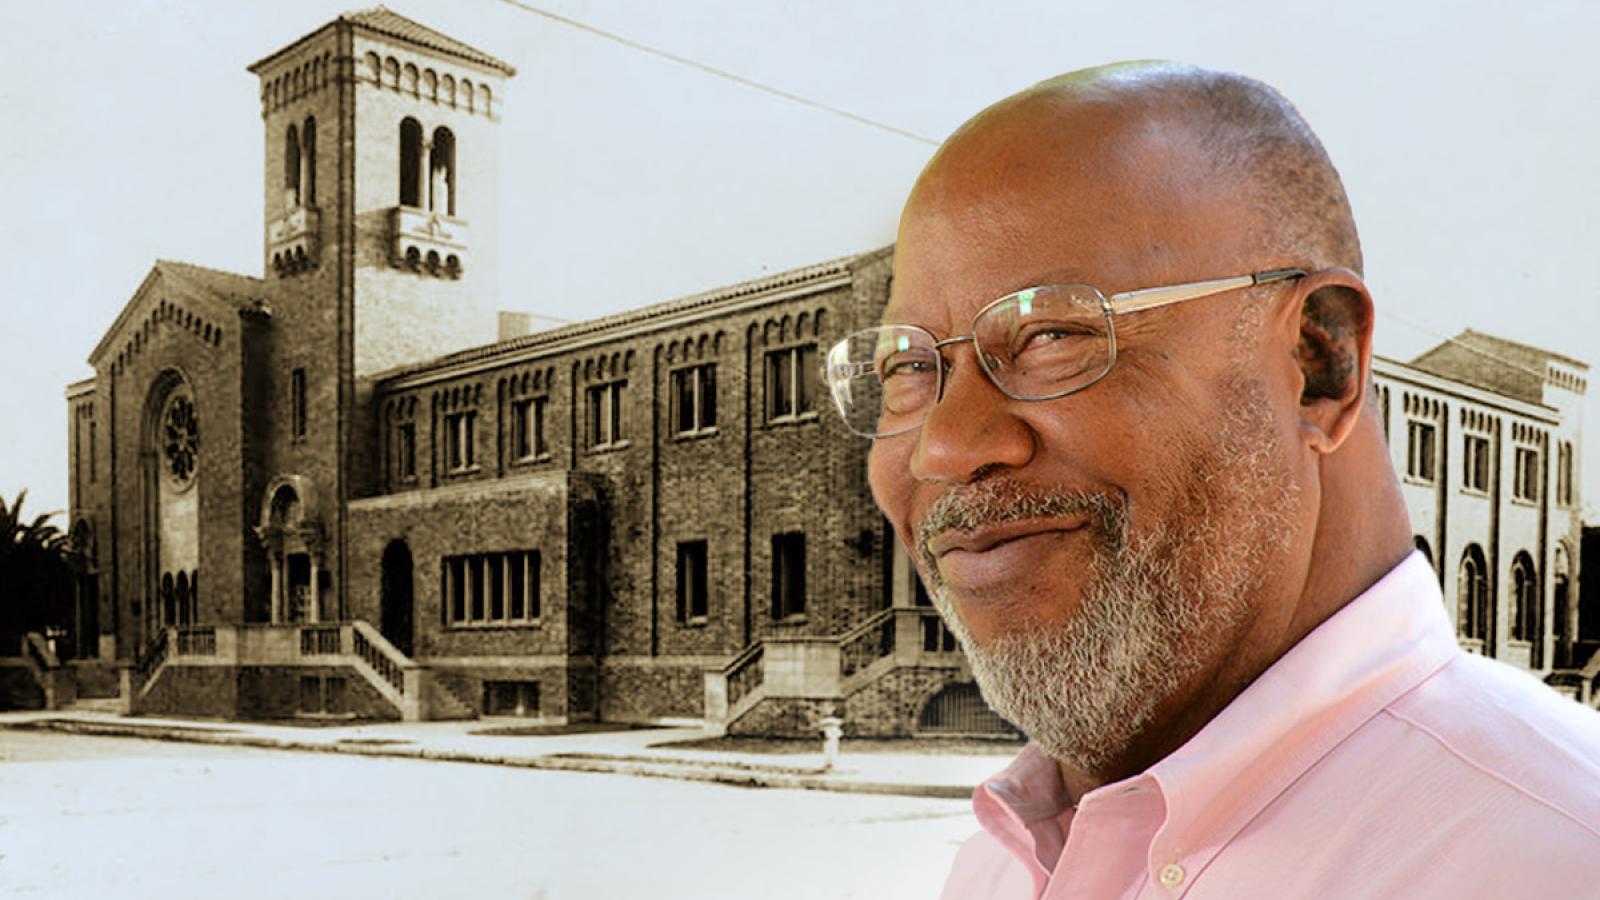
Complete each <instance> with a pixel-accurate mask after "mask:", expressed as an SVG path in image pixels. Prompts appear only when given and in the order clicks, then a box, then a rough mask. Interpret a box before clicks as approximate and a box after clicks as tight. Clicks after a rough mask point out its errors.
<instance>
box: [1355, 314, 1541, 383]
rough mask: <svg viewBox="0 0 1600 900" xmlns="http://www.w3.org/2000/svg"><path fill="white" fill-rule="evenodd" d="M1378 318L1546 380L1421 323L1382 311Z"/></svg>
mask: <svg viewBox="0 0 1600 900" xmlns="http://www.w3.org/2000/svg"><path fill="white" fill-rule="evenodd" d="M1378 317H1379V318H1382V319H1388V320H1389V321H1391V322H1396V323H1399V324H1401V325H1405V326H1407V327H1409V328H1415V329H1416V330H1418V331H1420V332H1422V333H1423V334H1426V335H1428V336H1429V337H1434V338H1438V339H1439V340H1441V341H1444V342H1445V343H1447V344H1454V345H1456V346H1457V347H1460V348H1461V349H1463V350H1465V351H1467V352H1468V353H1471V354H1474V355H1477V356H1481V357H1483V358H1484V359H1489V360H1493V361H1494V362H1497V363H1499V364H1500V365H1502V366H1505V367H1507V368H1510V369H1516V370H1517V371H1518V372H1526V373H1527V374H1529V375H1532V376H1534V377H1535V378H1538V379H1539V380H1540V381H1543V380H1544V378H1545V373H1543V372H1539V371H1535V370H1533V369H1530V368H1528V367H1527V366H1524V365H1522V364H1521V363H1515V362H1512V361H1511V360H1509V359H1506V358H1505V357H1503V356H1500V355H1498V354H1494V353H1490V352H1489V351H1487V350H1485V349H1483V348H1482V347H1474V346H1472V345H1471V344H1469V343H1467V342H1465V341H1461V340H1457V339H1456V338H1453V337H1451V336H1449V335H1447V334H1442V333H1440V332H1438V331H1435V330H1433V329H1432V328H1429V327H1428V326H1426V325H1422V324H1420V323H1417V322H1413V321H1411V320H1410V319H1406V318H1403V317H1401V316H1397V315H1395V314H1394V313H1391V312H1383V311H1380V312H1379V313H1378Z"/></svg>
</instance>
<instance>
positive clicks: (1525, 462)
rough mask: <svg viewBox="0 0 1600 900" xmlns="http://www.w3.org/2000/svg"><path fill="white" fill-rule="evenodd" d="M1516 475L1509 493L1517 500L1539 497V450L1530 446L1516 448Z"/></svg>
mask: <svg viewBox="0 0 1600 900" xmlns="http://www.w3.org/2000/svg"><path fill="white" fill-rule="evenodd" d="M1515 475H1516V477H1515V480H1514V483H1513V487H1512V490H1511V495H1512V496H1513V497H1515V498H1516V499H1518V500H1527V501H1530V502H1531V501H1534V500H1538V499H1539V451H1537V450H1534V449H1532V448H1531V447H1518V448H1517V469H1516V473H1515Z"/></svg>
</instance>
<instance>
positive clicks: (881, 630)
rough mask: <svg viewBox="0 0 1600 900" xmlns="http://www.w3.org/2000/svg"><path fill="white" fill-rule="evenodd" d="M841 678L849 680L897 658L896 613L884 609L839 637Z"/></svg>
mask: <svg viewBox="0 0 1600 900" xmlns="http://www.w3.org/2000/svg"><path fill="white" fill-rule="evenodd" d="M838 641H839V677H841V678H849V677H850V676H851V675H854V674H856V673H857V672H860V671H861V670H863V669H865V668H866V667H867V666H870V665H872V664H873V663H875V662H877V661H878V660H880V659H883V658H885V657H888V656H892V655H894V610H893V609H882V610H879V611H877V612H875V613H873V614H872V615H870V616H868V617H867V618H866V620H865V621H863V622H862V623H861V624H859V625H857V626H856V627H854V628H852V629H850V630H849V631H846V632H845V633H844V634H841V635H839V638H838Z"/></svg>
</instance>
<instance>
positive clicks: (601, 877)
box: [0, 722, 974, 900]
mask: <svg viewBox="0 0 1600 900" xmlns="http://www.w3.org/2000/svg"><path fill="white" fill-rule="evenodd" d="M141 724H144V723H141ZM172 724H175V725H176V724H181V725H183V726H184V727H186V728H191V729H195V728H198V730H199V732H203V733H205V734H207V735H214V734H215V731H216V729H215V728H207V727H204V726H203V725H200V724H198V723H187V722H185V723H172ZM252 730H253V729H252ZM303 730H304V729H295V731H303ZM338 730H339V731H344V732H345V733H346V734H349V732H348V731H346V730H345V729H343V728H340V729H338ZM425 730H427V731H430V732H442V731H444V730H443V729H431V728H430V729H425ZM173 731H174V732H176V728H174V729H173ZM313 731H316V732H319V733H320V732H326V731H329V729H313ZM363 733H365V734H367V735H368V736H369V738H370V739H371V740H385V739H396V738H392V737H391V738H378V737H370V736H371V732H370V731H367V732H363ZM390 734H391V735H392V734H393V733H392V732H391V733H390ZM658 734H659V732H658ZM255 736H256V737H260V738H265V737H268V735H266V734H265V733H260V732H257V733H256V735H255ZM274 736H275V735H274ZM327 737H329V735H324V738H325V739H326V738H327ZM586 737H587V736H586ZM458 739H459V738H458ZM422 740H424V741H425V742H428V741H430V740H433V741H438V742H440V744H439V745H443V743H444V742H445V736H443V735H432V736H425V737H423V738H422ZM518 740H523V739H520V738H519V739H518ZM539 741H540V742H541V743H547V742H546V740H545V739H543V738H540V739H539ZM567 743H568V745H569V746H570V745H571V742H567ZM329 746H367V747H374V746H378V745H372V744H355V745H339V744H337V743H333V744H331V745H329ZM587 746H590V747H597V746H600V745H598V744H589V745H587ZM608 746H611V747H612V748H613V749H617V745H616V743H615V742H611V743H609V744H608ZM556 752H560V751H556ZM788 761H789V762H795V761H796V760H794V759H791V760H788ZM973 830H974V823H973V821H972V814H971V811H970V809H969V807H968V804H967V802H966V801H964V800H954V799H939V798H927V797H906V796H893V795H888V794H875V793H841V792H836V791H833V790H787V789H781V788H773V789H765V790H750V789H746V788H741V787H733V786H729V785H724V784H715V783H706V782H704V781H695V780H680V779H675V778H659V777H658V778H634V777H618V776H616V775H595V774H589V773H584V772H566V771H544V770H541V769H536V768H529V767H525V766H520V765H481V764H463V763H457V762H435V761H432V760H431V759H406V758H384V757H374V756H370V755H356V754H353V753H349V752H344V751H341V752H318V753H308V752H294V751H284V750H279V749H262V748H258V747H251V746H238V745H230V744H224V743H214V744H213V743H196V742H194V741H172V740H144V739H138V738H129V737H96V736H89V735H83V734H74V733H67V732H63V731H58V730H55V729H53V728H28V727H20V728H19V727H13V728H0V898H6V900H9V898H13V897H15V898H52V900H54V898H65V900H77V898H84V900H89V898H96V900H98V898H107V897H115V898H118V900H144V898H149V900H170V898H189V897H195V898H199V897H227V898H230V900H251V898H274V900H277V898H283V897H290V898H295V900H318V898H325V897H326V898H341V900H344V898H418V900H428V898H448V900H453V898H473V900H497V898H527V900H588V898H595V900H609V898H624V897H627V898H631V897H643V898H650V900H675V898H694V900H720V898H729V900H733V898H740V900H743V898H749V897H759V898H761V900H816V898H840V900H849V898H860V900H897V898H907V900H912V898H928V900H931V898H933V897H935V896H937V895H938V892H939V886H940V884H941V883H942V881H943V878H944V874H945V872H946V871H948V869H949V866H950V862H951V860H952V859H953V857H954V855H955V852H956V848H957V847H959V845H960V843H961V841H962V840H963V839H965V838H966V837H967V836H968V835H970V834H971V833H972V831H973Z"/></svg>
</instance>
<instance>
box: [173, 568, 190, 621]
mask: <svg viewBox="0 0 1600 900" xmlns="http://www.w3.org/2000/svg"><path fill="white" fill-rule="evenodd" d="M172 598H173V605H174V606H176V607H177V608H178V609H177V612H178V624H179V625H188V624H190V622H191V621H193V620H192V619H191V618H190V615H189V573H188V572H179V573H178V580H177V582H176V583H175V584H174V585H173V588H172Z"/></svg>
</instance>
